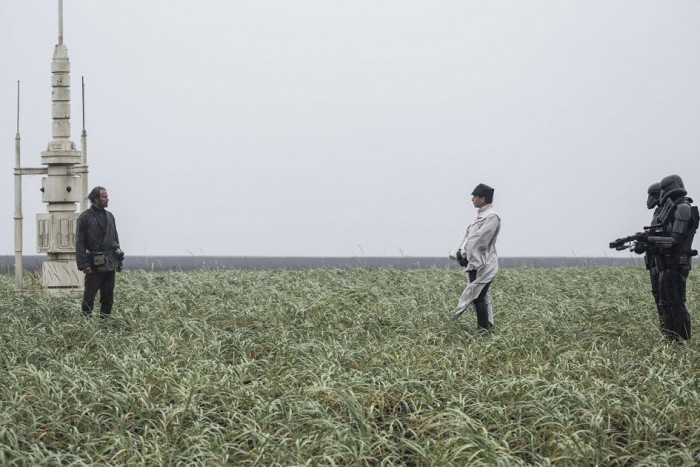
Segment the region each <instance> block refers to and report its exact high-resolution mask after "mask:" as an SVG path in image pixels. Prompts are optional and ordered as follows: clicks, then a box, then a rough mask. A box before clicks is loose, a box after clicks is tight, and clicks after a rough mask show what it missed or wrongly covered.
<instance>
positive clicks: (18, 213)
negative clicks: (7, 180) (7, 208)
mask: <svg viewBox="0 0 700 467" xmlns="http://www.w3.org/2000/svg"><path fill="white" fill-rule="evenodd" d="M21 167H22V165H21V161H20V136H19V81H17V134H16V135H15V290H17V291H18V292H19V291H21V290H22V287H23V278H22V272H23V271H22V172H21Z"/></svg>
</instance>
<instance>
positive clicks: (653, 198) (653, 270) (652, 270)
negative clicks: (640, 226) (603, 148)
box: [638, 182, 664, 329]
mask: <svg viewBox="0 0 700 467" xmlns="http://www.w3.org/2000/svg"><path fill="white" fill-rule="evenodd" d="M647 195H648V196H647V209H653V210H654V214H653V215H652V217H651V224H649V225H652V226H655V225H657V224H658V223H659V211H661V207H660V206H659V199H660V198H661V184H660V183H658V182H657V183H653V184H652V185H651V186H650V187H649V189H648V190H647ZM638 253H642V251H638ZM644 264H645V265H646V268H647V270H648V271H649V279H650V281H651V295H652V296H653V297H654V304H655V305H656V311H657V313H658V315H659V325H660V326H661V329H663V328H664V314H663V312H662V311H661V307H660V306H659V266H658V262H657V261H656V254H654V252H653V250H651V249H649V248H645V249H644Z"/></svg>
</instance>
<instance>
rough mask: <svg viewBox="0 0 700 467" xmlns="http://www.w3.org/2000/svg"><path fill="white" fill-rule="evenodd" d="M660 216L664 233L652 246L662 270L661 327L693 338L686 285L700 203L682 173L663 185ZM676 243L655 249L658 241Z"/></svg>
mask: <svg viewBox="0 0 700 467" xmlns="http://www.w3.org/2000/svg"><path fill="white" fill-rule="evenodd" d="M659 188H660V198H659V208H658V218H657V222H656V224H660V226H661V233H659V234H657V235H658V236H654V235H652V236H650V237H649V245H650V246H651V247H652V250H656V251H655V253H657V254H655V255H654V259H655V262H656V265H657V267H658V270H659V282H658V284H659V307H660V309H661V313H662V316H663V321H662V323H661V330H662V332H663V333H664V335H666V336H667V337H668V338H669V339H670V340H689V339H690V314H689V313H688V308H687V307H686V305H685V292H686V291H685V285H686V279H687V278H688V274H689V273H690V268H691V260H692V257H693V256H695V255H697V251H694V250H693V249H692V245H693V237H694V236H695V232H696V231H697V229H698V221H699V220H700V215H698V208H697V206H692V205H691V203H692V202H693V200H692V199H690V198H688V197H687V196H686V195H687V194H688V193H687V191H686V190H685V187H684V186H683V180H682V179H681V177H679V176H678V175H669V176H668V177H665V178H664V179H663V180H661V183H660V184H659ZM669 241H670V243H671V245H672V246H670V247H669V246H664V247H662V248H656V249H655V248H654V245H655V243H657V244H665V245H668V243H669Z"/></svg>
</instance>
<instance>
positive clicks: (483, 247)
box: [450, 183, 501, 330]
mask: <svg viewBox="0 0 700 467" xmlns="http://www.w3.org/2000/svg"><path fill="white" fill-rule="evenodd" d="M493 192H494V189H493V188H491V187H490V186H488V185H484V184H483V183H480V184H479V185H477V187H476V188H474V191H472V203H473V204H474V207H475V208H477V210H478V211H477V216H476V219H475V220H474V221H473V222H472V223H471V224H469V226H468V227H467V231H466V232H465V234H464V237H463V238H462V241H461V242H460V243H459V246H458V247H457V251H456V252H455V253H454V254H453V255H450V257H451V258H452V259H456V260H457V261H459V263H460V265H461V266H462V267H463V269H464V273H465V274H466V275H467V277H468V279H469V284H468V285H467V287H466V288H465V289H464V292H462V296H461V297H459V302H458V303H457V308H456V309H455V311H454V315H453V318H458V317H460V316H461V315H462V313H464V311H465V310H466V309H467V308H468V307H469V305H471V304H472V303H473V304H474V309H475V310H476V322H477V326H478V328H479V329H483V330H491V329H492V328H493V326H494V320H493V302H492V301H491V295H490V294H489V286H490V285H491V282H493V279H494V278H495V277H496V273H497V272H498V256H497V254H496V239H497V238H498V232H499V231H500V229H501V218H500V217H499V216H498V214H497V213H496V211H495V210H494V208H493V205H492V203H493Z"/></svg>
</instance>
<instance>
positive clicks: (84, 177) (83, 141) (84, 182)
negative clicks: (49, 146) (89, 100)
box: [80, 76, 89, 211]
mask: <svg viewBox="0 0 700 467" xmlns="http://www.w3.org/2000/svg"><path fill="white" fill-rule="evenodd" d="M81 81H82V86H83V91H82V94H83V133H82V135H81V136H80V150H81V152H82V153H83V173H81V174H80V183H81V186H82V198H81V200H80V210H81V211H85V210H86V209H87V208H88V207H89V206H88V199H87V197H88V165H87V132H86V131H85V77H84V76H83V77H81Z"/></svg>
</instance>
